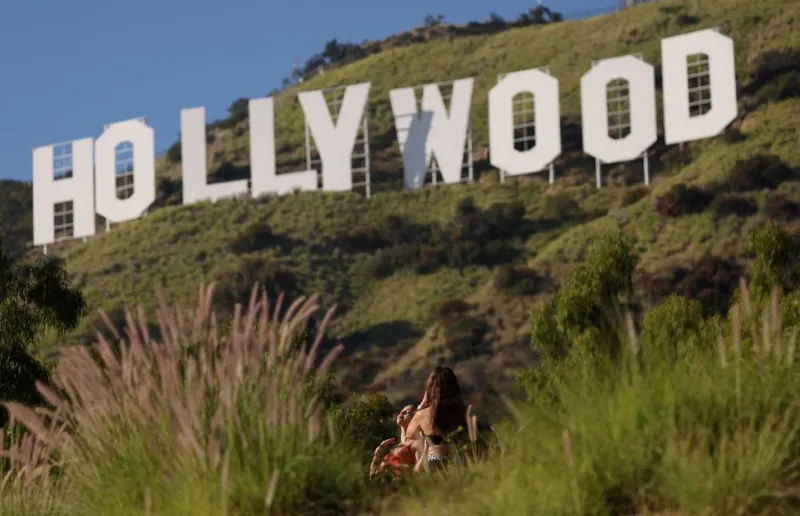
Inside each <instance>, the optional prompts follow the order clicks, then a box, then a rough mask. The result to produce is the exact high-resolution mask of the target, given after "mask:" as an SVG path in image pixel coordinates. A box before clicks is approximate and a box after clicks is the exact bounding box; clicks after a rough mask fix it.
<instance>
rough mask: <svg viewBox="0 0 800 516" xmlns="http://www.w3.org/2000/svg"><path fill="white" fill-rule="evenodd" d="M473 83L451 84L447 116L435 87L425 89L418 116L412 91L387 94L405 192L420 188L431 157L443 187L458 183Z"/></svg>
mask: <svg viewBox="0 0 800 516" xmlns="http://www.w3.org/2000/svg"><path fill="white" fill-rule="evenodd" d="M472 83H473V79H471V78H470V79H460V80H458V81H453V95H452V98H451V100H450V113H449V114H448V112H447V108H446V107H445V105H444V101H443V100H442V94H441V92H440V91H439V86H437V85H436V84H426V85H425V87H424V89H423V93H422V113H421V114H420V113H418V112H417V98H416V95H415V93H414V88H400V89H396V90H391V91H390V92H389V98H390V100H391V103H392V112H393V113H394V123H395V128H396V129H397V143H398V144H399V145H400V152H401V153H402V154H403V169H404V183H405V187H406V188H419V187H421V186H422V185H423V183H424V181H425V171H426V169H427V166H428V162H429V161H430V157H431V155H433V156H435V157H436V161H437V163H438V164H439V170H440V171H441V173H442V178H443V179H444V182H445V183H459V182H461V168H462V165H463V162H464V147H465V145H466V140H467V128H468V127H469V115H470V108H471V107H472Z"/></svg>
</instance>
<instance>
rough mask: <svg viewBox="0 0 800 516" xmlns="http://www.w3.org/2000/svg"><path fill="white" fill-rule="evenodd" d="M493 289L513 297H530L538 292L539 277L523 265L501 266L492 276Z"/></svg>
mask: <svg viewBox="0 0 800 516" xmlns="http://www.w3.org/2000/svg"><path fill="white" fill-rule="evenodd" d="M494 285H495V287H496V288H497V289H498V290H500V291H502V292H508V293H509V294H512V295H515V296H532V295H534V294H536V293H538V292H539V289H540V286H541V277H540V276H539V275H538V274H537V273H536V271H535V270H534V269H531V268H530V267H525V266H523V265H512V264H508V265H503V266H501V267H500V268H499V269H497V272H495V275H494Z"/></svg>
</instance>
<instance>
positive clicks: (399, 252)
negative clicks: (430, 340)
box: [367, 198, 525, 277]
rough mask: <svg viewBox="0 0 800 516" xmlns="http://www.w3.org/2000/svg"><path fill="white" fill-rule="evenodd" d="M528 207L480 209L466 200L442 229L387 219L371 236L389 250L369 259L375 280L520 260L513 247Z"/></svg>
mask: <svg viewBox="0 0 800 516" xmlns="http://www.w3.org/2000/svg"><path fill="white" fill-rule="evenodd" d="M524 215H525V208H524V206H523V205H522V204H521V203H519V202H509V203H496V204H493V205H492V206H490V207H489V208H487V209H485V210H482V209H480V208H479V207H478V206H477V205H476V204H475V202H474V200H473V199H472V198H465V199H462V200H461V201H460V202H459V204H458V205H457V206H456V213H455V216H454V217H453V220H451V221H450V222H449V223H447V224H444V225H442V226H436V225H433V224H431V225H421V224H414V223H410V222H409V221H407V220H406V219H403V218H401V217H389V218H387V219H386V220H385V221H383V222H382V223H381V224H380V225H379V226H377V227H376V230H375V231H371V232H370V234H372V235H373V236H374V238H375V241H376V242H377V241H381V242H385V243H386V245H385V246H384V247H383V248H381V249H379V250H377V252H375V254H374V255H373V256H371V257H370V258H369V260H368V265H367V267H368V269H369V270H370V271H371V274H373V275H374V276H377V277H386V276H389V275H391V274H393V273H394V272H395V271H398V270H401V269H407V270H411V271H414V272H416V273H419V274H427V273H431V272H434V271H436V270H437V269H439V268H440V267H443V266H449V267H453V268H457V269H464V268H466V267H468V266H470V265H496V264H501V263H506V262H508V261H510V260H511V259H513V258H514V257H515V256H516V252H517V251H516V249H515V248H514V247H513V243H512V242H510V240H512V239H513V238H514V237H515V236H516V235H517V234H519V233H520V230H521V224H522V221H523V219H524Z"/></svg>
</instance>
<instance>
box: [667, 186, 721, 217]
mask: <svg viewBox="0 0 800 516" xmlns="http://www.w3.org/2000/svg"><path fill="white" fill-rule="evenodd" d="M713 199H714V194H713V193H711V192H709V191H708V190H705V189H703V188H699V187H696V186H688V185H685V184H683V183H678V184H676V185H674V186H672V188H670V189H669V190H667V191H666V192H664V193H663V194H662V195H660V196H659V197H658V198H657V199H656V201H655V209H656V211H657V212H658V213H660V214H661V215H664V216H665V217H680V216H683V215H690V214H693V213H700V212H702V211H703V210H705V209H706V208H707V207H708V205H709V204H710V203H711V201H712V200H713Z"/></svg>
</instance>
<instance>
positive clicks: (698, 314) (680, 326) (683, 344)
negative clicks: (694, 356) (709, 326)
mask: <svg viewBox="0 0 800 516" xmlns="http://www.w3.org/2000/svg"><path fill="white" fill-rule="evenodd" d="M702 324H703V308H702V306H700V303H699V302H697V301H695V300H694V299H688V298H685V297H681V296H679V295H677V294H672V295H671V296H669V297H667V298H666V299H664V300H663V301H662V302H661V303H660V304H659V305H658V306H656V307H655V308H654V309H653V310H650V311H649V312H647V314H646V315H645V317H644V321H643V322H642V331H641V340H642V348H643V350H644V351H645V353H647V354H649V355H650V356H651V357H652V358H653V359H658V358H660V359H670V360H677V359H678V358H679V357H685V356H687V354H689V353H692V352H693V351H694V349H692V348H693V346H695V345H697V344H700V343H698V342H697V337H698V335H699V332H700V329H701V326H702ZM703 344H707V343H703Z"/></svg>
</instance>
